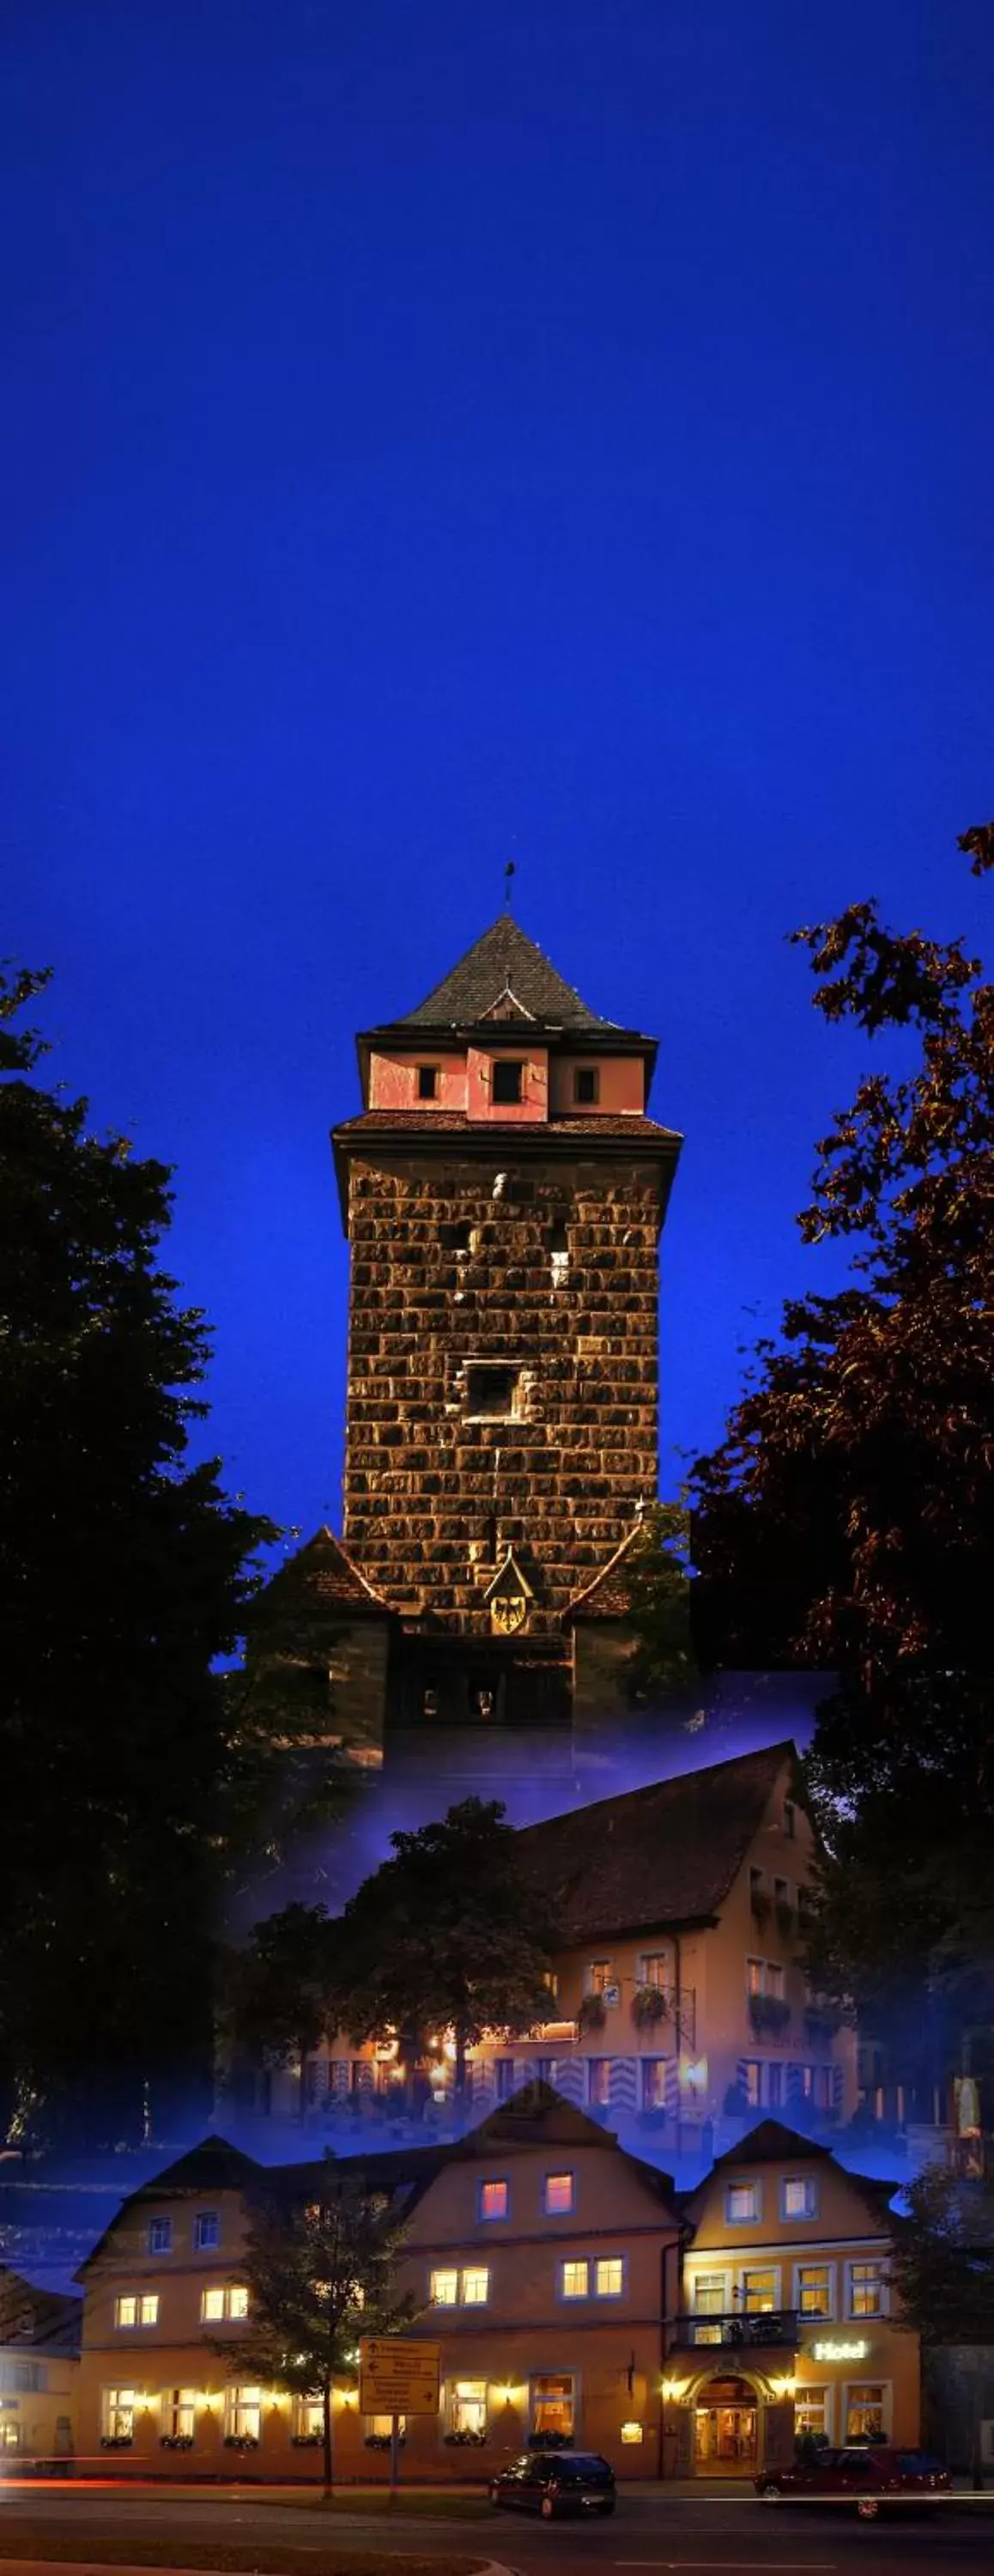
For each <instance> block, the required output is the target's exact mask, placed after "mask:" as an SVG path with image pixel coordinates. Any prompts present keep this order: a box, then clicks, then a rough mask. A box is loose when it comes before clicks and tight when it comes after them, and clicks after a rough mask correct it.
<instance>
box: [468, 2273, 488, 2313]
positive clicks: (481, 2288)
mask: <svg viewBox="0 0 994 2576" xmlns="http://www.w3.org/2000/svg"><path fill="white" fill-rule="evenodd" d="M489 2297H490V2273H489V2271H488V2269H487V2267H486V2265H485V2264H481V2265H477V2266H475V2267H474V2269H473V2270H471V2271H468V2272H464V2273H463V2276H462V2302H463V2306H464V2308H484V2307H485V2306H486V2303H487V2300H488V2299H489Z"/></svg>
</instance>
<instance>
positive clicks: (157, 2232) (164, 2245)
mask: <svg viewBox="0 0 994 2576" xmlns="http://www.w3.org/2000/svg"><path fill="white" fill-rule="evenodd" d="M148 2250H149V2253H150V2254H171V2253H172V2250H173V2222H172V2219H171V2218H150V2219H149V2222H148Z"/></svg>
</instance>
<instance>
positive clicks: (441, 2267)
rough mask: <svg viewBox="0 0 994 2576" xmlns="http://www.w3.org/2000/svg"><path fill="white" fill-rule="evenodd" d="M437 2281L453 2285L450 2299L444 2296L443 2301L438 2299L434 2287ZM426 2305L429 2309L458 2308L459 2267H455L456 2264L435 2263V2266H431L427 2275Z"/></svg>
mask: <svg viewBox="0 0 994 2576" xmlns="http://www.w3.org/2000/svg"><path fill="white" fill-rule="evenodd" d="M437 2281H451V2282H452V2284H453V2289H452V2296H451V2298H449V2297H448V2296H446V2297H445V2298H444V2299H440V2298H439V2296H438V2292H437V2289H436V2287H435V2284H436V2282H437ZM428 2305H429V2307H430V2308H457V2307H458V2305H459V2267H458V2265H457V2264H455V2263H436V2264H433V2265H432V2268H431V2271H430V2272H429V2274H428Z"/></svg>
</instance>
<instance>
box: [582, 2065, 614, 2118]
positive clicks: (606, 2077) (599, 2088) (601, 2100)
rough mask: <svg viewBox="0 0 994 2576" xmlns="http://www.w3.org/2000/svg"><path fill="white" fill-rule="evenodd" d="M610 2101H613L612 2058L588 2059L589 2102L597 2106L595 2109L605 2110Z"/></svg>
mask: <svg viewBox="0 0 994 2576" xmlns="http://www.w3.org/2000/svg"><path fill="white" fill-rule="evenodd" d="M610 2099H611V2060H610V2058H609V2057H588V2059H587V2100H588V2102H592V2103H593V2104H594V2106H595V2108H596V2109H598V2110H603V2109H604V2108H605V2107H606V2105H607V2103H608V2102H609V2101H610Z"/></svg>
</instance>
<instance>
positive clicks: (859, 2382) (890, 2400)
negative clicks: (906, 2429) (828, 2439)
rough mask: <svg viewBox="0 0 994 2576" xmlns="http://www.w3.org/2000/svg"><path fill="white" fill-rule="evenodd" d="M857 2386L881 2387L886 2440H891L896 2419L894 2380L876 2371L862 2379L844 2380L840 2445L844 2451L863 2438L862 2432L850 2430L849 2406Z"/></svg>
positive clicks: (884, 2436)
mask: <svg viewBox="0 0 994 2576" xmlns="http://www.w3.org/2000/svg"><path fill="white" fill-rule="evenodd" d="M856 2388H879V2390H880V2394H881V2397H882V2398H883V2419H884V2430H883V2439H884V2441H885V2442H889V2441H890V2437H891V2429H892V2426H893V2421H894V2383H893V2380H891V2379H883V2378H881V2377H878V2376H877V2374H876V2373H871V2372H869V2371H868V2372H867V2373H866V2374H865V2376H864V2377H863V2378H862V2379H844V2380H843V2382H842V2422H841V2425H840V2428H839V2445H840V2448H841V2449H842V2450H844V2451H845V2450H848V2448H849V2445H850V2443H851V2442H858V2441H859V2440H860V2439H861V2436H860V2434H858V2433H850V2432H849V2430H848V2424H849V2407H850V2403H851V2400H852V2394H853V2390H854V2389H856Z"/></svg>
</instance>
